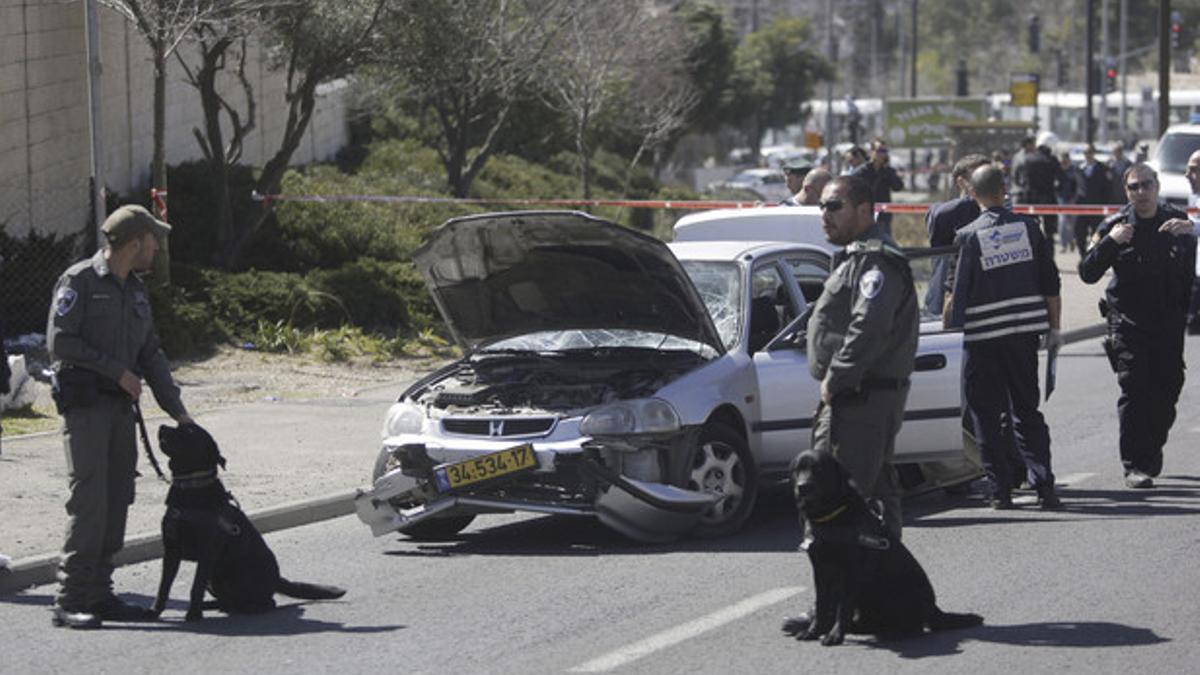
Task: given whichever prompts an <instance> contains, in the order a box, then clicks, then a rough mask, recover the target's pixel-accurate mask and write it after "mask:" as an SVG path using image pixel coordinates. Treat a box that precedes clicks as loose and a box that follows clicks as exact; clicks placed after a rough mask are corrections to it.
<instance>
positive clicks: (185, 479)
mask: <svg viewBox="0 0 1200 675" xmlns="http://www.w3.org/2000/svg"><path fill="white" fill-rule="evenodd" d="M215 482H217V472H216V470H215V469H214V470H212V471H197V472H195V473H185V474H183V475H181V476H171V485H174V486H176V487H181V488H199V487H205V486H208V485H212V484H213V483H215Z"/></svg>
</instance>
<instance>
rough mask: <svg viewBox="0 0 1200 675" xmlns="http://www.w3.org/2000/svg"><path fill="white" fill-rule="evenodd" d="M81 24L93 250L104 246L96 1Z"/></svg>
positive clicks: (86, 6) (87, 1)
mask: <svg viewBox="0 0 1200 675" xmlns="http://www.w3.org/2000/svg"><path fill="white" fill-rule="evenodd" d="M83 23H84V26H85V28H86V32H87V40H86V41H87V65H88V68H87V72H88V86H87V90H88V134H89V135H90V136H91V141H92V164H91V186H90V187H91V198H92V204H91V206H92V227H93V228H94V229H95V230H96V247H97V248H99V247H101V246H103V245H104V234H103V233H102V232H101V231H100V226H101V225H103V224H104V210H105V209H104V172H103V163H104V146H103V145H102V144H101V138H102V137H103V135H104V128H103V126H102V125H101V118H100V100H101V99H100V17H99V16H98V13H97V11H96V0H84V3H83Z"/></svg>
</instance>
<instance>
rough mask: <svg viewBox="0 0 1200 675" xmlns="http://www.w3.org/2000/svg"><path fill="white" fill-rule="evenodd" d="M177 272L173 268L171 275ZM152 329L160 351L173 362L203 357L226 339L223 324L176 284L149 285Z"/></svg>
mask: <svg viewBox="0 0 1200 675" xmlns="http://www.w3.org/2000/svg"><path fill="white" fill-rule="evenodd" d="M176 269H178V267H176V266H172V272H173V273H174V272H175V270H176ZM148 288H149V291H150V303H151V306H152V307H153V308H154V326H155V328H156V329H158V336H159V338H160V339H161V340H162V347H163V351H164V352H166V354H167V356H168V357H170V358H173V359H176V358H183V357H196V356H206V355H209V354H211V353H212V352H213V348H214V347H216V345H217V344H218V343H220V342H221V341H222V340H224V339H226V337H227V336H226V333H225V328H224V322H222V321H219V320H214V318H215V317H213V315H212V312H211V311H210V309H209V306H208V304H207V303H206V302H205V301H203V300H199V299H197V298H196V297H194V296H193V294H192V293H190V292H189V291H188V290H187V289H186V288H184V287H183V286H182V285H179V284H171V285H166V284H149V285H148Z"/></svg>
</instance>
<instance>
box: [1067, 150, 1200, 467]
mask: <svg viewBox="0 0 1200 675" xmlns="http://www.w3.org/2000/svg"><path fill="white" fill-rule="evenodd" d="M1124 185H1125V192H1126V194H1127V195H1128V196H1129V204H1127V205H1126V206H1125V207H1124V208H1123V209H1121V211H1120V212H1119V213H1117V214H1116V215H1113V216H1111V217H1109V218H1107V219H1106V220H1105V221H1104V222H1102V223H1101V224H1100V227H1099V228H1097V230H1096V234H1095V235H1094V236H1093V237H1092V246H1091V248H1089V249H1088V252H1087V255H1086V256H1084V258H1083V260H1082V261H1080V263H1079V277H1080V278H1081V279H1082V280H1083V281H1084V283H1089V284H1094V283H1096V282H1097V281H1099V280H1100V278H1101V277H1102V276H1104V272H1105V271H1107V270H1108V269H1110V268H1111V269H1112V270H1113V275H1112V281H1110V282H1109V284H1108V289H1107V290H1106V291H1105V293H1104V300H1103V301H1102V304H1101V312H1102V313H1103V314H1104V315H1105V318H1106V320H1107V321H1108V336H1107V339H1106V340H1105V350H1106V351H1107V352H1108V357H1109V360H1110V362H1111V364H1112V367H1113V370H1114V371H1115V372H1116V374H1117V384H1118V385H1120V387H1121V395H1120V397H1119V398H1118V399H1117V413H1118V417H1119V420H1120V425H1121V439H1120V451H1121V464H1122V465H1123V466H1124V469H1125V485H1126V486H1128V487H1130V488H1149V487H1153V486H1154V480H1153V477H1154V476H1157V475H1158V474H1159V472H1160V471H1162V461H1163V455H1162V451H1163V446H1164V445H1166V442H1167V434H1168V432H1169V431H1170V430H1171V425H1172V424H1173V423H1174V422H1175V402H1176V401H1177V400H1178V399H1179V392H1180V391H1181V390H1182V389H1183V370H1184V363H1183V342H1184V335H1185V333H1184V330H1185V326H1186V324H1187V312H1188V302H1189V300H1190V298H1191V287H1192V277H1193V276H1194V274H1195V267H1196V265H1195V260H1196V237H1195V235H1194V234H1193V230H1192V224H1191V223H1190V222H1189V221H1188V220H1187V215H1186V214H1185V213H1184V212H1183V211H1180V210H1179V209H1176V208H1175V207H1172V206H1169V205H1167V204H1165V203H1160V202H1159V201H1158V190H1159V185H1158V175H1157V174H1156V173H1155V172H1154V169H1151V168H1150V167H1149V166H1147V165H1145V164H1135V165H1133V166H1131V167H1130V168H1129V169H1128V170H1127V171H1126V172H1125V182H1124Z"/></svg>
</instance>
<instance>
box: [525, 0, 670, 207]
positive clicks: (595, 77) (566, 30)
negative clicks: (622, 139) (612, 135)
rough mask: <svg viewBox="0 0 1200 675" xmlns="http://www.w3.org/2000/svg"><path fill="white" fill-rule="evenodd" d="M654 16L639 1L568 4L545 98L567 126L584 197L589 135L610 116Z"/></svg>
mask: <svg viewBox="0 0 1200 675" xmlns="http://www.w3.org/2000/svg"><path fill="white" fill-rule="evenodd" d="M652 18H653V17H652V16H651V15H650V13H649V12H648V10H647V5H646V3H645V2H641V0H610V1H609V2H593V1H591V0H570V3H569V9H568V10H567V11H566V16H565V18H564V20H563V23H562V28H561V30H562V34H561V36H560V38H559V42H558V45H557V47H558V48H557V49H556V50H555V53H554V55H553V57H552V58H551V59H550V64H551V67H552V69H553V70H552V72H551V74H550V76H549V77H548V78H546V83H545V94H544V97H545V99H546V102H547V103H548V104H549V105H550V106H552V107H553V108H555V109H556V110H558V111H559V112H560V113H562V114H563V115H565V116H566V117H567V119H569V120H570V122H571V126H572V132H573V135H574V140H575V154H576V160H577V162H578V170H579V183H580V189H581V191H582V193H583V196H584V198H590V197H591V195H592V171H591V162H592V155H593V153H594V152H595V144H594V143H593V142H592V139H591V132H592V130H593V128H594V126H595V125H596V123H597V121H598V118H599V117H600V116H602V115H611V114H613V112H614V110H613V105H612V104H613V103H614V102H615V101H617V100H620V97H621V96H620V95H621V92H622V89H623V88H624V87H626V86H627V83H628V81H629V78H630V77H631V76H632V75H633V74H634V72H635V70H636V65H635V64H636V62H637V58H636V55H637V54H638V53H639V52H641V51H642V50H644V49H646V48H647V45H648V44H649V42H648V41H647V40H648V39H649V32H648V31H647V27H648V26H649V25H650V22H651V19H652Z"/></svg>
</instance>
